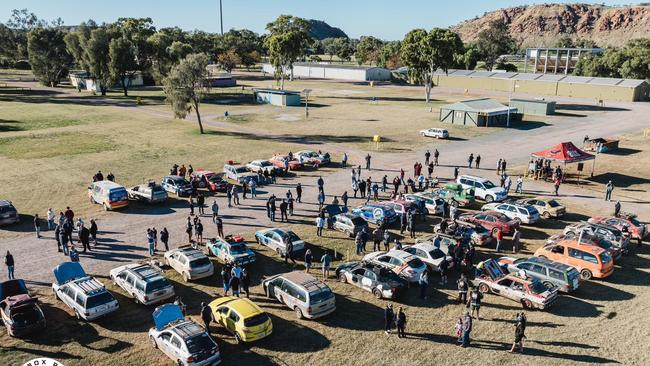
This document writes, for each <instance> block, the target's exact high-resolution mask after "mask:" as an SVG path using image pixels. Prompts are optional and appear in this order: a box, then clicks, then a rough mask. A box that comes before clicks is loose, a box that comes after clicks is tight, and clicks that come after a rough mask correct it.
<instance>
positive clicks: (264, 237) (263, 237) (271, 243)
mask: <svg viewBox="0 0 650 366" xmlns="http://www.w3.org/2000/svg"><path fill="white" fill-rule="evenodd" d="M288 239H290V240H291V242H292V243H293V252H294V253H296V252H300V251H302V250H304V249H305V242H304V241H303V240H302V239H300V238H299V237H298V235H296V233H294V232H293V231H291V230H284V229H279V228H271V229H263V230H259V231H257V232H256V233H255V240H256V241H257V243H258V244H261V245H265V246H267V247H269V248H270V249H272V250H275V252H276V253H278V255H279V256H280V257H283V258H284V257H285V256H286V255H287V240H288Z"/></svg>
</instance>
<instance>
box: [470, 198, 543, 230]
mask: <svg viewBox="0 0 650 366" xmlns="http://www.w3.org/2000/svg"><path fill="white" fill-rule="evenodd" d="M481 211H496V212H499V213H502V214H504V215H506V216H507V217H508V218H510V219H512V220H515V221H519V222H520V223H523V224H529V225H532V224H534V223H536V222H537V221H539V219H540V217H539V212H538V211H537V209H536V208H535V207H533V206H531V205H520V204H518V203H514V202H513V203H510V202H501V203H499V202H492V203H486V204H485V205H483V207H481Z"/></svg>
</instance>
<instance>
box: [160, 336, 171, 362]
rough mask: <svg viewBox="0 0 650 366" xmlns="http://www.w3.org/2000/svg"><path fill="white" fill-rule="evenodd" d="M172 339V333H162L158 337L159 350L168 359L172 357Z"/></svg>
mask: <svg viewBox="0 0 650 366" xmlns="http://www.w3.org/2000/svg"><path fill="white" fill-rule="evenodd" d="M171 338H172V334H171V333H170V332H162V333H160V334H159V335H158V342H157V343H158V348H160V350H161V351H162V352H163V353H164V354H166V355H167V357H171V356H170V354H171V353H170V352H171V351H170V347H171Z"/></svg>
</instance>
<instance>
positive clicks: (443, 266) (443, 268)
mask: <svg viewBox="0 0 650 366" xmlns="http://www.w3.org/2000/svg"><path fill="white" fill-rule="evenodd" d="M438 268H439V269H440V286H446V285H447V269H448V268H449V262H447V260H446V259H443V260H442V262H440V266H439V267H438Z"/></svg>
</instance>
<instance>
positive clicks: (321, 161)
mask: <svg viewBox="0 0 650 366" xmlns="http://www.w3.org/2000/svg"><path fill="white" fill-rule="evenodd" d="M294 155H295V156H296V157H297V158H298V160H300V158H301V157H302V158H303V159H304V160H305V161H307V162H309V164H311V165H316V166H322V165H327V164H329V163H330V162H331V157H330V154H329V153H320V152H316V151H313V150H302V151H298V152H297V153H295V154H294Z"/></svg>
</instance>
